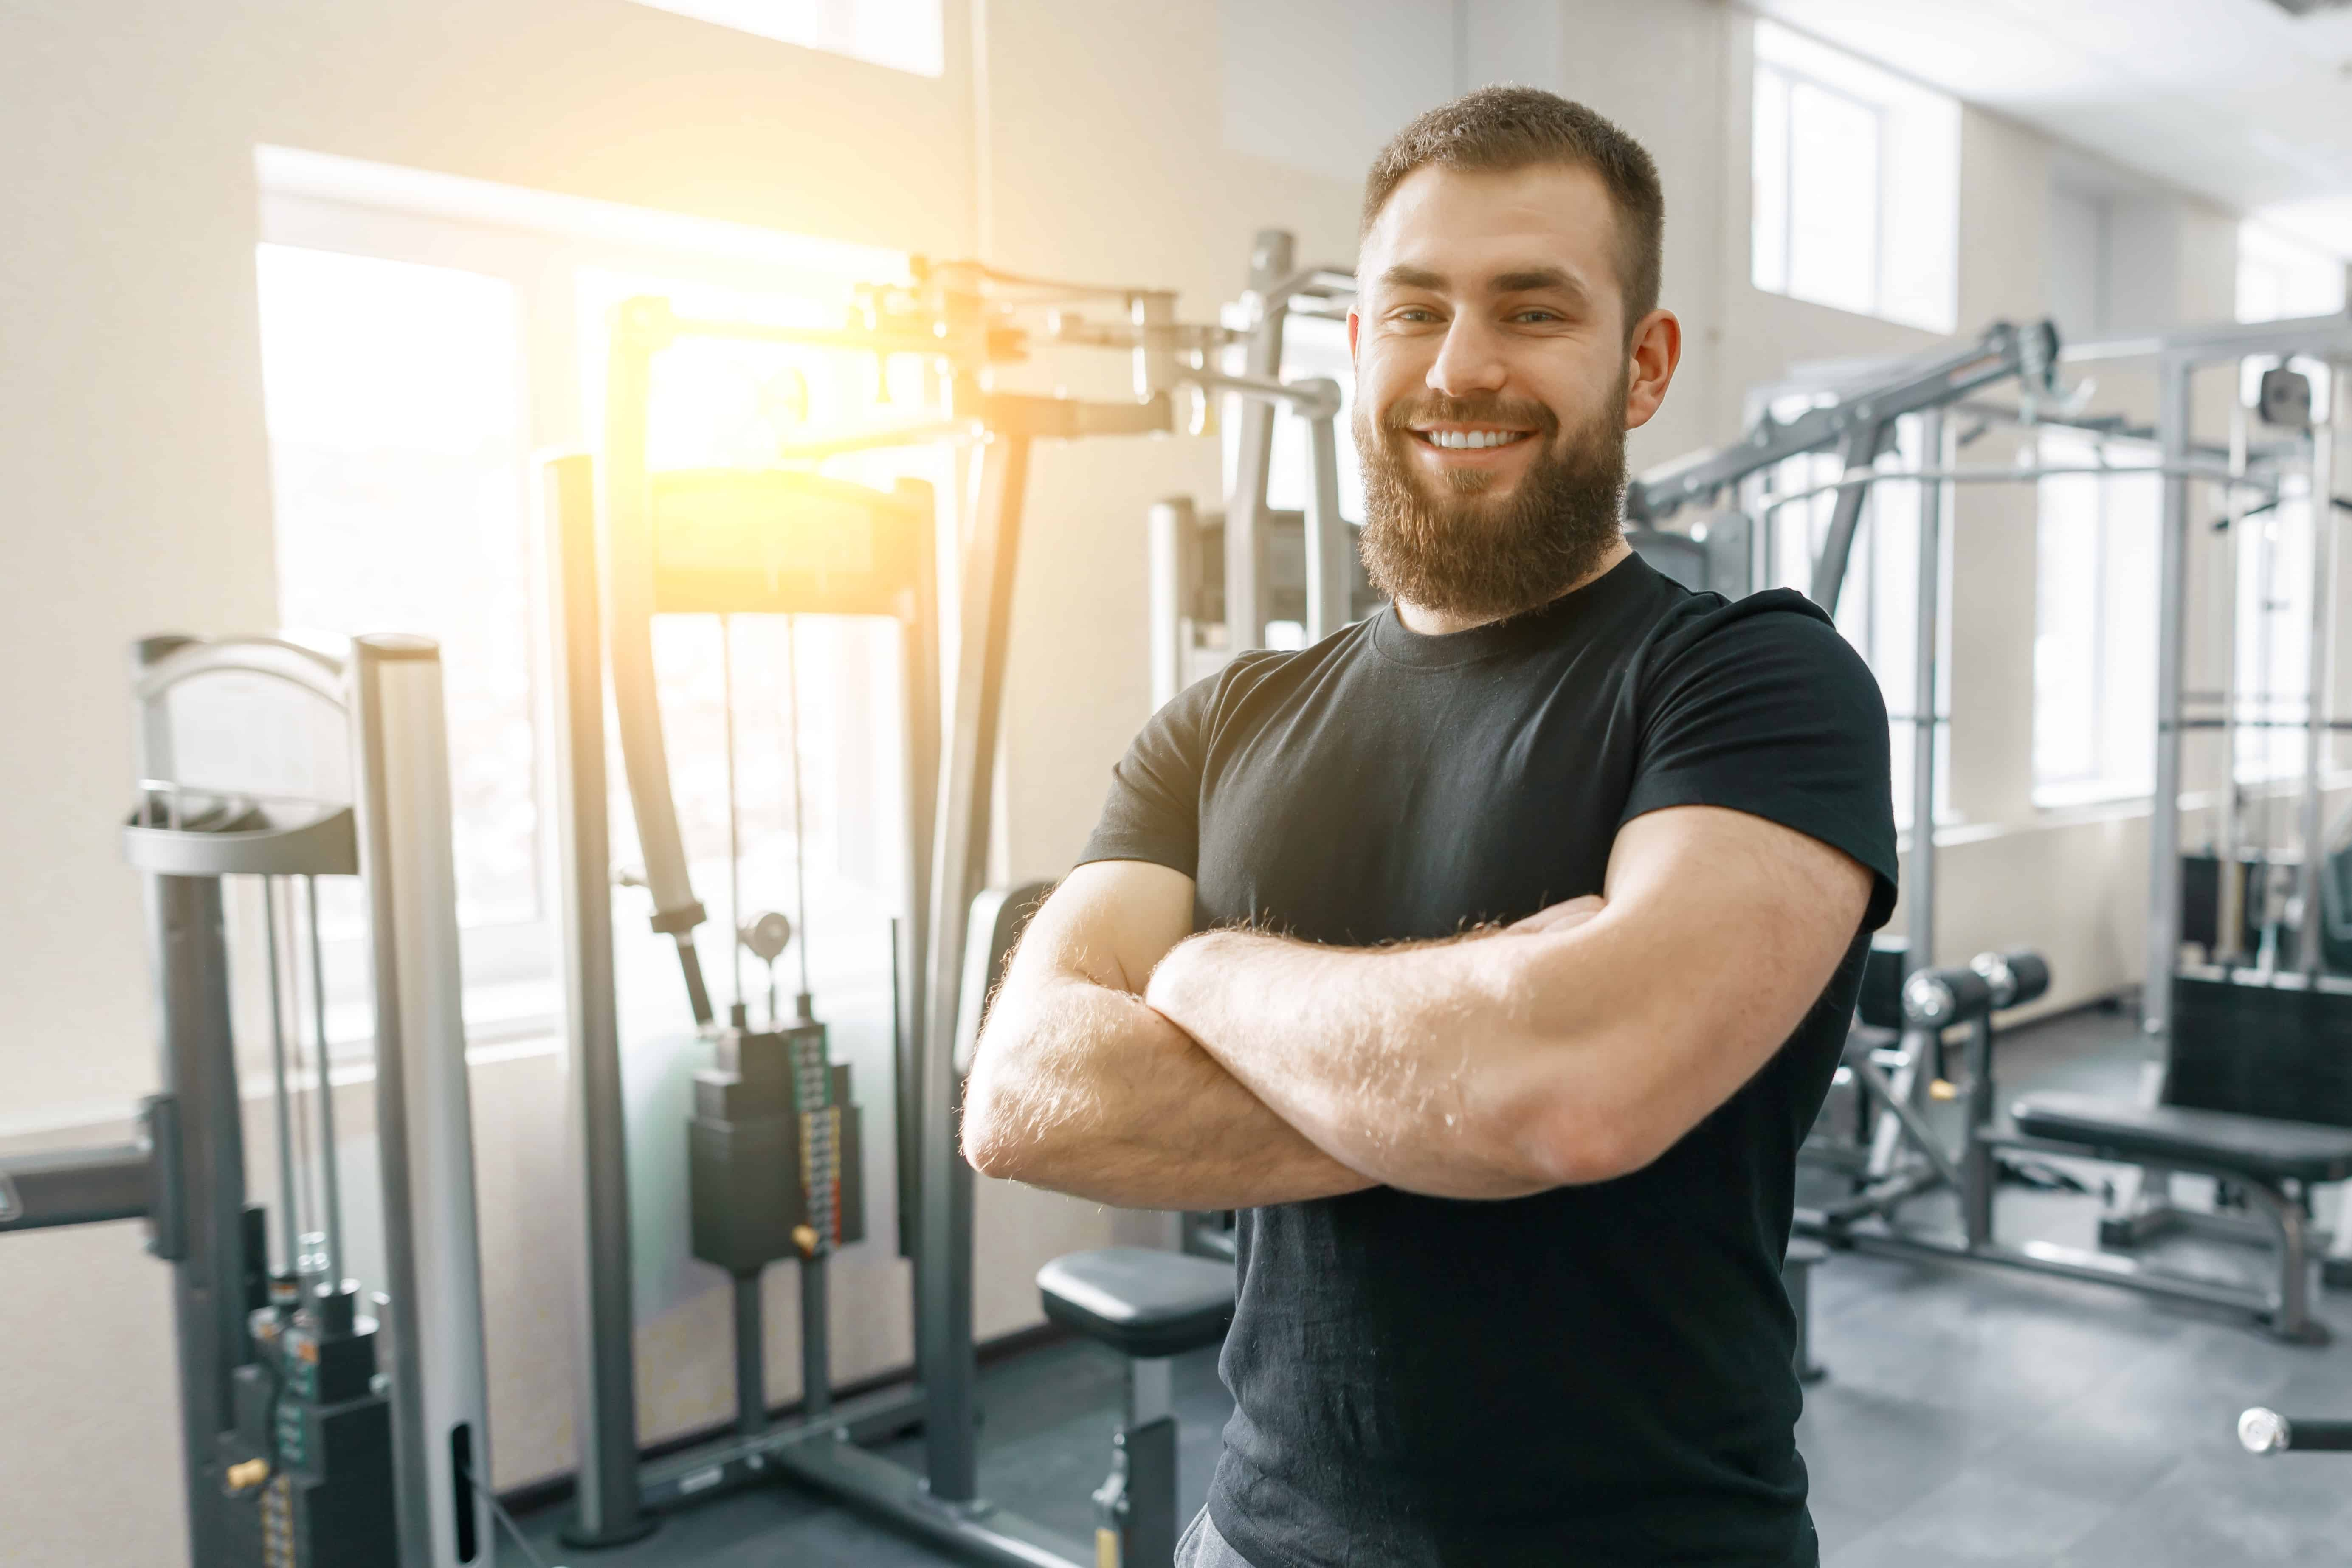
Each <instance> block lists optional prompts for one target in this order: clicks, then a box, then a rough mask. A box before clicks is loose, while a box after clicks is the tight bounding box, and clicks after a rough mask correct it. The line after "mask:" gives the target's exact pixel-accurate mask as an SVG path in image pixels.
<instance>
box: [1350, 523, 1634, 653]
mask: <svg viewBox="0 0 2352 1568" xmlns="http://www.w3.org/2000/svg"><path fill="white" fill-rule="evenodd" d="M1632 553H1633V546H1632V545H1630V544H1628V543H1626V542H1625V541H1624V540H1623V539H1622V538H1621V539H1619V540H1618V541H1617V542H1615V543H1613V544H1612V545H1611V546H1610V547H1609V548H1608V549H1607V550H1605V551H1603V552H1601V559H1600V560H1599V561H1598V562H1596V563H1594V564H1593V567H1592V569H1591V571H1589V572H1587V573H1586V574H1584V575H1583V576H1581V577H1579V578H1578V579H1577V580H1576V581H1575V582H1573V583H1570V584H1569V585H1568V586H1567V587H1565V588H1562V589H1561V590H1560V591H1559V593H1557V594H1553V595H1549V597H1547V598H1544V599H1541V600H1538V601H1537V604H1540V605H1549V604H1550V603H1551V602H1552V600H1554V599H1564V598H1566V597H1568V595H1570V594H1573V593H1575V592H1576V591H1577V590H1578V589H1579V588H1581V587H1583V586H1584V585H1585V584H1588V583H1597V582H1599V581H1600V580H1601V578H1602V577H1605V576H1607V575H1608V574H1609V571H1610V569H1611V568H1612V567H1613V566H1615V565H1616V564H1617V563H1619V562H1620V561H1622V560H1624V559H1625V557H1627V556H1628V555H1631V554H1632ZM1536 607H1537V605H1521V606H1520V607H1519V608H1518V609H1516V610H1506V611H1504V612H1503V613H1502V614H1501V615H1496V616H1465V615H1458V614H1456V613H1455V612H1454V611H1452V610H1440V609H1433V608H1431V607H1430V606H1429V605H1416V604H1413V603H1412V602H1411V601H1410V600H1406V599H1399V600H1398V601H1397V602H1396V610H1397V619H1398V620H1401V621H1402V622H1403V623H1404V626H1405V629H1406V630H1407V631H1410V632H1418V633H1420V634H1421V635H1422V636H1423V637H1445V636H1447V635H1449V634H1451V633H1454V632H1466V631H1469V630H1470V629H1471V628H1473V627H1475V626H1492V625H1494V624H1495V623H1496V621H1507V620H1508V619H1510V618H1511V617H1512V616H1518V615H1525V614H1526V613H1527V612H1528V611H1529V610H1532V609H1534V608H1536Z"/></svg>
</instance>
